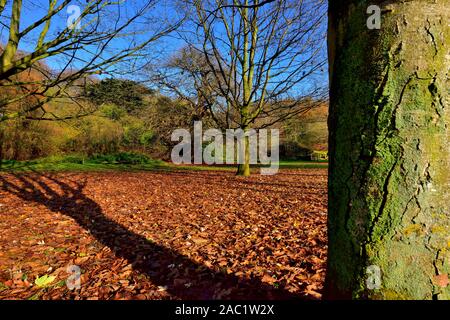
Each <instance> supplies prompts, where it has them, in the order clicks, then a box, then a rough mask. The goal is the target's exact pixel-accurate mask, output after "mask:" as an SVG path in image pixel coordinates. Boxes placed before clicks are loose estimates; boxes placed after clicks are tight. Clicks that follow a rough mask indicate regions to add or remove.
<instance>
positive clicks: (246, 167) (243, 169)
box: [236, 135, 250, 177]
mask: <svg viewBox="0 0 450 320" xmlns="http://www.w3.org/2000/svg"><path fill="white" fill-rule="evenodd" d="M236 175H238V176H244V177H248V176H250V138H249V137H248V136H247V135H246V136H245V137H244V163H241V164H239V165H238V170H237V173H236Z"/></svg>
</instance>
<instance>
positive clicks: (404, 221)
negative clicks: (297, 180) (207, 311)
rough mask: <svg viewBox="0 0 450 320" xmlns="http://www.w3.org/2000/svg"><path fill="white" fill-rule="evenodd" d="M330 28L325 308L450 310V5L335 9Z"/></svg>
mask: <svg viewBox="0 0 450 320" xmlns="http://www.w3.org/2000/svg"><path fill="white" fill-rule="evenodd" d="M372 4H378V5H379V6H380V7H381V9H382V23H381V29H379V30H369V29H368V27H367V24H366V21H367V19H368V17H369V15H368V14H367V13H366V12H367V8H368V6H369V5H372ZM329 19H330V20H329V58H330V80H331V88H330V89H331V96H330V118H329V126H330V159H331V161H330V169H329V170H330V172H329V173H330V176H329V179H330V180H329V262H328V274H327V280H326V297H327V298H344V299H345V298H360V299H450V287H449V286H448V280H447V279H448V277H449V274H450V196H449V194H450V191H449V187H450V170H449V168H450V143H449V135H450V132H449V125H450V105H449V95H450V73H449V69H450V51H449V49H450V27H449V23H450V6H449V5H448V0H434V1H428V0H409V1H373V0H370V1H366V0H344V1H330V4H329ZM372 265H373V266H377V267H378V268H379V270H381V279H380V280H381V282H380V286H379V287H378V289H373V287H372V290H371V289H370V286H367V278H368V274H367V273H366V272H367V267H369V266H372Z"/></svg>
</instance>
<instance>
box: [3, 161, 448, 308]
mask: <svg viewBox="0 0 450 320" xmlns="http://www.w3.org/2000/svg"><path fill="white" fill-rule="evenodd" d="M2 179H3V180H5V181H6V182H7V184H6V187H5V185H4V188H3V189H0V200H1V201H0V202H1V203H2V204H3V206H2V207H0V299H1V298H13V299H180V298H184V299H188V298H191V299H250V298H264V299H266V298H283V297H284V298H312V299H318V298H320V296H321V292H322V287H323V281H324V275H325V259H326V182H327V177H326V171H325V170H316V169H311V170H285V171H281V172H280V173H279V174H278V175H276V176H252V177H250V178H241V177H235V176H234V175H233V174H231V173H227V172H206V171H204V172H188V171H183V172H164V173H158V172H145V173H144V172H133V173H130V172H124V173H117V172H115V173H76V174H75V173H70V174H69V173H58V174H54V175H51V176H48V175H46V176H40V175H25V176H18V177H15V176H12V175H7V176H3V177H2ZM81 182H82V184H81ZM8 186H9V187H8ZM15 191H16V192H15ZM69 265H78V266H79V267H80V268H81V270H82V274H81V288H80V289H79V290H74V291H71V290H69V289H68V288H67V287H66V286H65V285H64V281H66V280H67V278H68V277H69V276H70V275H69V274H68V273H67V272H66V269H67V266H69ZM14 270H16V271H14ZM17 270H20V272H19V271H17ZM24 275H25V276H24ZM43 276H46V277H47V278H43V279H41V280H40V281H38V283H39V285H38V283H36V282H33V281H31V282H29V280H27V279H36V278H38V279H39V278H40V277H43ZM22 277H23V278H22ZM50 280H51V281H50ZM441 280H442V279H441ZM441 283H442V281H441Z"/></svg>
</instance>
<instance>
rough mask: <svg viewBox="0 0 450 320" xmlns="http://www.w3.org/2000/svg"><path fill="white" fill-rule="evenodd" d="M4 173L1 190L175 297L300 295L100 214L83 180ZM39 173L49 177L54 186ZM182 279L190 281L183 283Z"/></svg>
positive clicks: (257, 297)
mask: <svg viewBox="0 0 450 320" xmlns="http://www.w3.org/2000/svg"><path fill="white" fill-rule="evenodd" d="M9 177H10V178H8V177H7V176H5V175H3V176H0V181H1V183H2V189H3V190H5V191H7V192H9V193H10V194H13V195H15V196H17V197H19V198H21V199H23V200H25V201H32V202H35V203H39V204H43V205H45V206H46V207H47V208H48V209H50V210H51V211H53V212H59V213H61V214H64V215H66V216H69V217H71V218H73V219H74V220H75V221H76V222H77V223H78V224H79V225H80V226H81V227H82V228H84V229H85V230H88V231H89V232H90V233H91V234H92V235H93V236H94V237H95V238H96V239H97V240H98V241H99V242H100V243H102V244H103V245H105V246H107V247H108V248H110V249H111V250H112V251H113V252H114V254H115V255H116V256H117V257H121V258H125V259H127V260H128V261H130V263H132V266H133V268H134V270H137V271H139V272H141V273H144V274H146V275H148V277H149V278H150V279H151V281H152V283H154V284H155V285H158V286H166V287H167V292H168V293H170V294H171V295H174V296H176V297H178V298H181V299H185V300H211V299H216V298H217V295H216V294H217V292H219V291H222V292H223V290H227V292H228V295H226V296H225V297H224V298H225V299H239V300H240V299H244V300H246V299H256V300H262V299H300V297H299V296H297V295H294V294H292V293H290V292H288V291H287V290H284V289H282V288H274V287H273V286H270V285H268V284H265V283H263V282H261V281H259V280H258V279H251V280H248V279H244V278H240V277H237V276H234V275H228V274H225V273H222V272H217V271H215V270H212V269H210V268H208V267H206V266H204V265H202V264H199V263H196V262H194V261H192V260H190V259H189V258H188V257H186V256H184V255H182V254H180V253H178V252H176V251H174V250H172V249H170V248H167V247H164V246H161V245H158V244H155V243H153V242H150V241H148V240H147V239H146V238H145V237H143V236H141V235H139V234H136V233H134V232H132V231H130V230H128V229H127V228H126V227H125V226H123V225H121V224H119V223H117V222H116V221H113V220H112V219H110V218H108V217H106V216H105V215H104V214H103V212H102V209H101V207H100V206H99V205H98V204H97V203H96V202H95V201H93V200H92V199H90V198H89V197H87V196H86V195H85V194H84V193H83V189H84V187H85V185H86V182H85V181H71V184H72V183H73V184H74V186H71V185H69V184H68V183H66V182H63V181H61V180H60V179H57V178H56V177H55V176H52V175H44V174H36V175H34V174H14V175H12V174H10V175H9ZM43 178H45V179H48V180H50V181H52V182H53V183H54V184H55V185H56V188H55V187H52V186H50V185H49V184H48V183H46V181H44V179H43ZM58 188H59V189H60V192H59V193H58V190H57V189H58ZM61 193H62V194H61ZM169 265H172V266H173V265H175V266H176V268H178V271H179V272H176V273H174V272H173V269H171V268H169ZM175 280H177V281H175ZM186 283H190V284H192V286H190V287H186V286H185V285H184V284H186Z"/></svg>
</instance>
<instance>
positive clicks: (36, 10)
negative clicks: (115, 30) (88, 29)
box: [0, 0, 328, 82]
mask: <svg viewBox="0 0 450 320" xmlns="http://www.w3.org/2000/svg"><path fill="white" fill-rule="evenodd" d="M11 2H12V1H11V0H10V1H9V2H8V6H7V8H6V10H5V12H4V14H5V13H6V14H9V12H10V9H11ZM61 2H62V0H58V4H59V3H61ZM142 2H143V1H132V0H127V1H124V2H122V3H121V4H120V14H121V18H120V19H119V20H121V21H125V20H126V18H127V16H129V15H131V14H132V13H133V12H135V10H136V8H137V7H139V6H140V5H142ZM23 3H24V10H23V12H22V16H21V30H23V29H24V28H25V27H27V26H28V25H30V24H32V23H33V22H34V21H36V20H38V19H39V18H41V17H42V16H44V15H45V14H46V10H47V8H48V0H24V1H23ZM85 3H86V1H84V0H74V1H72V2H71V4H72V5H78V6H79V7H80V9H81V10H82V8H83V6H84V5H85ZM117 12H118V11H117V10H116V8H113V9H112V10H111V12H110V16H101V17H100V20H99V21H100V24H101V28H104V29H105V30H106V29H108V28H111V27H112V26H113V24H114V21H115V19H114V18H116V17H117V15H115V13H116V14H117ZM71 13H72V12H68V10H67V8H65V9H63V10H62V11H61V12H60V13H59V14H58V15H57V16H56V17H55V18H54V19H53V20H52V25H51V28H50V32H49V37H48V39H50V38H51V36H52V35H54V34H56V33H57V32H59V31H61V30H63V29H64V28H66V26H67V20H68V18H69V16H70V14H71ZM178 18H179V15H178V14H177V10H176V8H174V1H172V0H163V1H159V2H158V4H157V5H156V6H154V7H153V8H152V9H151V10H149V11H148V13H147V14H146V17H145V19H139V20H138V21H136V23H135V24H134V25H133V27H132V28H129V29H128V30H127V31H129V32H131V31H138V35H137V36H136V35H135V36H133V39H132V38H131V37H121V38H117V39H115V40H114V41H113V42H111V44H110V53H111V54H114V53H115V52H118V51H120V50H121V49H123V48H126V47H127V46H130V45H131V43H132V41H135V42H136V43H139V42H141V41H144V40H145V39H146V38H147V37H148V36H149V35H150V34H152V33H153V32H155V30H156V29H158V28H159V27H161V26H162V25H163V24H165V23H168V22H169V23H170V22H175V21H177V19H178ZM2 20H4V19H3V18H2ZM84 23H86V21H82V25H83V24H84ZM40 31H41V29H40V28H38V29H36V30H35V31H34V32H32V33H30V34H29V35H28V36H27V37H25V38H24V39H23V40H22V41H21V42H20V47H19V49H21V50H23V51H28V52H29V51H32V50H33V49H34V45H35V41H36V38H37V37H38V34H39V33H40ZM191 31H192V30H191ZM324 32H325V30H324ZM0 39H1V41H2V43H5V42H6V40H7V32H6V30H5V29H4V28H3V29H2V30H1V32H0ZM182 46H183V42H182V41H181V40H180V39H177V36H176V35H175V34H174V35H173V36H170V37H166V38H164V39H162V40H161V41H159V42H157V43H155V44H153V45H151V46H150V47H148V48H147V50H148V52H151V53H152V54H151V59H153V60H157V59H164V58H167V57H168V56H170V55H171V54H173V53H174V52H176V51H177V50H178V49H179V48H181V47H182ZM84 49H86V50H89V51H93V50H94V49H95V48H94V47H92V48H84ZM88 56H89V54H88V53H86V52H84V53H83V52H80V54H79V57H80V58H81V59H86V58H87V57H88ZM64 59H65V58H64ZM64 59H61V58H60V57H58V58H50V59H47V60H46V63H47V64H48V65H49V66H50V67H51V68H53V69H60V68H61V66H63V65H65V64H64V61H63V60H64ZM76 67H77V64H76V63H75V64H74V68H76ZM125 68H126V67H125ZM125 77H127V78H135V74H133V73H127V74H126V75H125ZM318 79H319V80H320V81H324V82H327V81H328V79H327V73H326V67H325V69H324V70H323V73H322V74H321V75H318Z"/></svg>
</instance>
